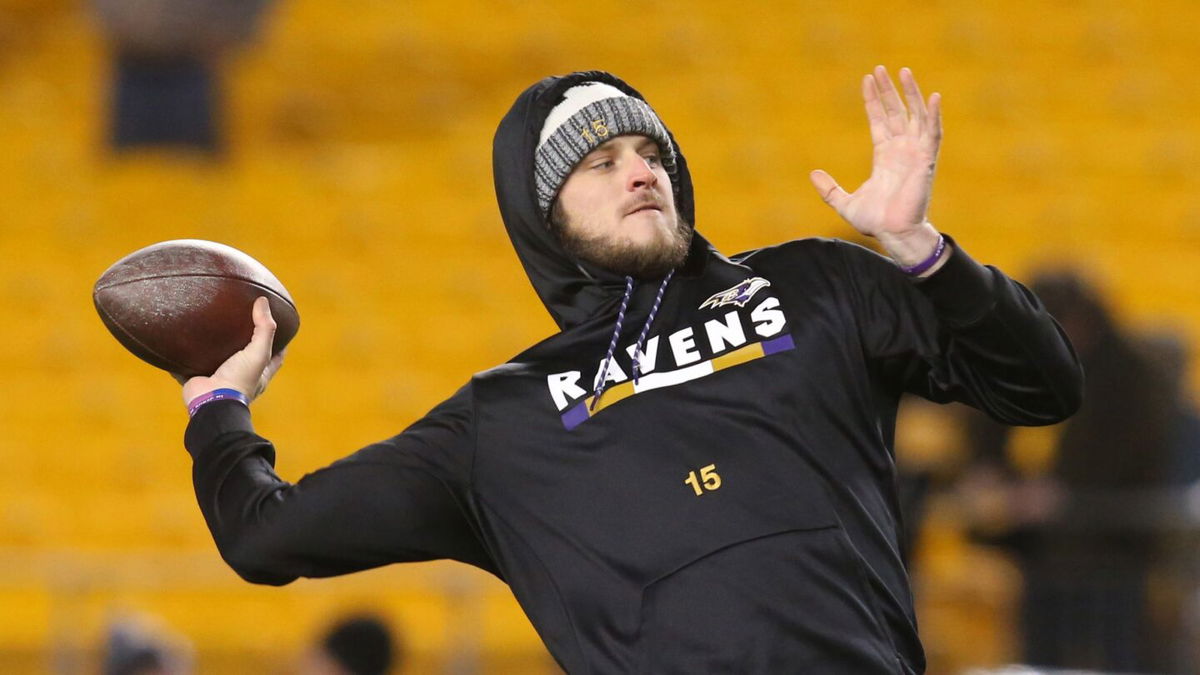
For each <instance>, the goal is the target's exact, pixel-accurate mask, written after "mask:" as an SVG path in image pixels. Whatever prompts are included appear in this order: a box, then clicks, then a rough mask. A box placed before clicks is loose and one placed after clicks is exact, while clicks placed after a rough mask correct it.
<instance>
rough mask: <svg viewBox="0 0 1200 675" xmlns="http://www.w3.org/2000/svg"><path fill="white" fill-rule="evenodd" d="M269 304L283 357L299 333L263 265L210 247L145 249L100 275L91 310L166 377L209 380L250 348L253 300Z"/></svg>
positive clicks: (283, 292) (197, 243)
mask: <svg viewBox="0 0 1200 675" xmlns="http://www.w3.org/2000/svg"><path fill="white" fill-rule="evenodd" d="M260 296H266V297H267V299H268V301H269V302H270V305H271V315H272V316H273V317H274V318H275V323H276V325H277V329H276V331H275V341H274V344H273V352H274V353H276V354H278V353H279V352H280V351H281V350H283V348H284V347H286V346H287V344H288V342H290V341H291V340H292V338H293V337H295V335H296V331H298V330H299V329H300V314H299V313H298V312H297V311H296V303H295V302H293V301H292V296H291V295H289V294H288V292H287V289H285V288H284V287H283V284H281V283H280V282H279V279H277V278H275V275H274V274H271V272H270V270H268V269H267V268H266V267H265V266H263V264H262V263H260V262H258V261H257V260H255V259H254V258H251V257H250V256H248V255H246V254H245V253H242V252H241V251H239V250H237V249H235V248H232V247H230V246H226V245H224V244H218V243H216V242H211V241H203V240H199V239H179V240H174V241H165V242H162V243H158V244H154V245H153V246H147V247H146V248H143V249H141V250H138V251H134V252H133V253H130V254H129V255H127V256H125V257H124V258H121V259H120V260H118V261H117V262H115V263H113V265H112V266H111V267H109V268H108V269H107V270H105V272H104V274H102V275H100V279H99V280H98V281H96V285H95V287H94V288H93V289H92V302H93V303H94V304H95V306H96V311H97V312H99V313H100V319H101V320H102V321H103V322H104V325H105V326H106V327H108V330H109V332H111V333H112V334H113V336H114V337H116V338H117V341H119V342H120V343H121V344H122V345H124V346H125V348H126V349H128V350H129V351H130V352H133V354H134V356H137V357H138V358H140V359H142V360H143V361H145V362H146V363H149V364H150V365H152V366H155V367H157V368H162V369H163V370H166V371H168V372H171V373H174V374H177V375H182V376H184V377H193V376H196V375H211V374H212V373H213V371H215V370H216V369H217V367H218V366H220V365H221V364H222V363H224V362H225V360H226V359H228V358H229V357H230V356H232V355H233V354H234V353H235V352H237V351H238V350H240V349H242V348H243V347H245V346H246V344H247V343H249V342H250V335H251V334H252V333H253V332H254V323H253V321H252V320H251V318H250V309H251V307H252V306H253V304H254V300H255V299H256V298H258V297H260Z"/></svg>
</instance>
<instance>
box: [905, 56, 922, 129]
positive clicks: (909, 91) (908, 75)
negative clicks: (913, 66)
mask: <svg viewBox="0 0 1200 675" xmlns="http://www.w3.org/2000/svg"><path fill="white" fill-rule="evenodd" d="M900 86H901V87H902V88H903V89H904V101H905V102H906V103H907V104H908V116H909V121H910V122H915V123H916V125H917V128H918V129H924V127H925V117H926V110H925V99H924V98H922V96H921V88H920V87H918V86H917V80H916V78H914V77H913V74H912V70H910V69H908V68H901V69H900Z"/></svg>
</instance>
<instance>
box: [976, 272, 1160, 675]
mask: <svg viewBox="0 0 1200 675" xmlns="http://www.w3.org/2000/svg"><path fill="white" fill-rule="evenodd" d="M1032 288H1033V290H1034V292H1035V293H1036V294H1037V295H1038V297H1039V298H1041V299H1042V301H1043V302H1044V303H1045V305H1046V307H1047V309H1048V310H1049V311H1050V313H1051V314H1053V315H1054V317H1055V318H1056V319H1058V321H1059V322H1060V324H1061V325H1062V327H1063V329H1064V330H1065V331H1066V332H1067V334H1068V336H1069V337H1070V339H1071V342H1072V343H1073V344H1074V346H1075V349H1076V350H1077V352H1078V354H1079V357H1080V360H1081V361H1082V363H1083V366H1084V371H1085V376H1086V388H1085V391H1084V400H1083V407H1082V408H1081V409H1080V411H1079V412H1078V413H1077V414H1076V415H1075V416H1074V417H1073V418H1071V419H1070V420H1068V421H1067V422H1065V423H1063V424H1061V425H1059V426H1058V427H1056V428H1054V430H1053V432H1051V434H1050V435H1047V436H1044V438H1045V439H1047V442H1048V444H1049V445H1050V446H1052V452H1051V453H1050V455H1049V456H1048V458H1047V459H1046V461H1044V462H1041V463H1040V466H1037V465H1038V464H1039V463H1038V462H1025V463H1024V465H1023V466H1022V465H1020V464H1019V463H1017V462H1014V461H1013V460H1014V457H1013V454H1014V453H1013V452H1012V445H1013V439H1014V432H1012V431H1011V430H1010V429H1009V428H1008V427H1004V426H1000V425H997V424H995V423H993V422H991V421H990V420H988V419H985V418H982V417H981V416H978V415H974V414H972V415H973V416H972V417H971V419H970V422H969V429H970V433H969V434H968V437H969V439H970V442H971V443H972V444H973V446H974V447H973V449H972V450H973V451H972V455H973V458H974V460H973V461H974V465H973V468H972V470H971V471H970V473H969V476H968V478H967V480H966V481H965V482H964V494H966V495H967V496H968V497H969V501H970V503H973V504H974V505H975V510H976V511H977V512H979V513H980V514H982V515H983V516H985V517H982V518H980V519H979V520H978V521H977V522H979V523H980V526H979V528H978V530H979V532H980V534H981V535H982V536H983V537H984V538H985V539H986V540H988V541H990V542H992V543H996V544H999V545H1002V546H1005V547H1007V548H1008V549H1009V550H1010V551H1012V552H1013V553H1014V554H1015V556H1016V558H1017V561H1018V564H1019V565H1020V567H1021V570H1022V573H1023V576H1024V583H1025V589H1024V596H1023V598H1022V608H1021V623H1022V626H1021V628H1022V639H1023V644H1024V652H1025V654H1024V658H1025V659H1026V661H1027V662H1028V663H1030V664H1032V665H1038V666H1054V667H1070V668H1092V669H1098V670H1109V671H1143V672H1145V671H1161V670H1162V669H1163V668H1162V667H1163V666H1165V664H1164V663H1162V661H1163V658H1162V651H1161V650H1159V649H1157V646H1156V645H1155V644H1154V642H1153V636H1154V633H1155V632H1156V631H1155V629H1154V628H1152V627H1151V618H1150V617H1151V612H1150V608H1149V602H1148V579H1149V575H1150V573H1151V571H1152V569H1153V568H1154V566H1155V565H1156V563H1157V562H1158V560H1159V555H1160V553H1161V528H1162V526H1163V523H1162V522H1161V521H1160V517H1161V515H1162V513H1163V511H1162V508H1161V505H1162V499H1161V497H1162V495H1163V494H1164V492H1163V489H1164V488H1165V487H1166V484H1167V476H1168V471H1169V470H1170V468H1171V463H1172V459H1171V456H1170V455H1171V451H1170V445H1171V443H1170V441H1171V435H1172V433H1171V431H1172V423H1173V413H1174V411H1175V405H1174V404H1175V401H1173V400H1172V399H1173V392H1172V390H1171V387H1170V385H1169V383H1168V381H1167V378H1166V376H1165V374H1164V373H1163V371H1162V370H1161V369H1160V368H1158V367H1156V366H1155V364H1154V363H1152V362H1151V361H1150V360H1149V359H1147V358H1146V357H1145V353H1144V351H1143V350H1141V349H1139V347H1138V345H1137V343H1136V342H1135V341H1134V340H1133V339H1132V338H1131V337H1130V336H1129V335H1127V334H1126V332H1125V331H1123V330H1122V329H1121V327H1119V326H1118V325H1117V324H1116V322H1115V321H1114V319H1113V318H1112V316H1111V314H1110V313H1109V311H1108V309H1107V308H1106V307H1105V304H1104V302H1103V301H1102V300H1101V298H1100V297H1099V296H1098V294H1097V292H1096V290H1095V289H1094V288H1092V287H1091V286H1089V285H1088V284H1087V283H1086V282H1085V281H1083V280H1082V279H1081V278H1080V277H1078V276H1076V275H1073V274H1070V273H1052V274H1045V275H1042V276H1039V277H1038V278H1037V279H1036V281H1035V282H1034V283H1033V285H1032ZM1034 433H1036V431H1035V432H1034Z"/></svg>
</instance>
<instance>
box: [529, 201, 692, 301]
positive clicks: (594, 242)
mask: <svg viewBox="0 0 1200 675" xmlns="http://www.w3.org/2000/svg"><path fill="white" fill-rule="evenodd" d="M550 231H551V232H553V233H554V234H555V235H556V236H557V237H558V241H559V243H561V244H562V246H563V248H564V249H566V250H567V253H569V254H571V255H572V256H574V257H575V258H577V259H579V260H582V261H584V262H588V263H591V264H593V265H596V266H597V267H600V268H602V269H605V270H608V271H609V272H614V273H616V274H620V275H621V276H628V277H633V278H634V279H637V280H639V281H647V280H653V279H661V278H663V277H664V276H666V275H667V272H670V271H671V270H673V269H675V268H677V267H679V266H680V265H682V264H683V262H684V261H685V260H687V254H688V250H689V248H690V247H691V243H692V226H691V225H689V224H688V223H687V221H685V220H684V219H683V216H680V215H678V214H676V216H675V227H674V228H672V229H670V230H668V231H667V232H666V233H662V232H659V236H657V237H655V241H654V242H652V243H650V244H646V245H644V246H637V245H635V244H634V243H633V242H631V241H629V239H624V238H610V237H604V236H588V235H586V234H584V233H583V232H582V228H579V227H572V226H571V224H570V223H568V222H567V216H566V213H565V212H564V210H563V208H562V204H561V203H560V202H559V201H558V200H555V201H554V206H553V207H552V208H551V209H550Z"/></svg>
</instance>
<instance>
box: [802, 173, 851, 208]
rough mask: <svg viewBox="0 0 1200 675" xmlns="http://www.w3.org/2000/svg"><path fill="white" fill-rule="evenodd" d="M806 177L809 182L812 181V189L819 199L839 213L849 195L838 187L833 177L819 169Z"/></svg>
mask: <svg viewBox="0 0 1200 675" xmlns="http://www.w3.org/2000/svg"><path fill="white" fill-rule="evenodd" d="M808 177H809V180H811V181H812V184H813V187H815V188H816V189H817V192H818V193H820V195H821V199H822V200H824V201H825V203H826V204H828V205H830V206H832V207H833V208H834V209H835V210H836V211H837V212H838V213H841V212H842V206H843V205H844V204H845V203H846V199H848V198H849V196H850V195H849V194H847V193H846V191H845V190H843V189H842V186H840V185H838V183H837V181H836V180H834V179H833V176H830V175H829V174H828V173H826V172H824V171H822V170H821V169H817V170H816V171H813V172H812V173H810V174H809V175H808Z"/></svg>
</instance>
